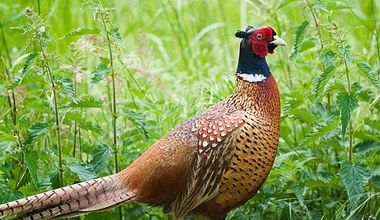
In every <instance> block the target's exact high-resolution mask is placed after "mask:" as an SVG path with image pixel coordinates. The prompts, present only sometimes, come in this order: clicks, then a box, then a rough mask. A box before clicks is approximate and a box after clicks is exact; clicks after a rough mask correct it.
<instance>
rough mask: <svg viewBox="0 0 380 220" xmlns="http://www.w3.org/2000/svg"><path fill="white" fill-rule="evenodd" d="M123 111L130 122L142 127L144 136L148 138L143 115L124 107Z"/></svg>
mask: <svg viewBox="0 0 380 220" xmlns="http://www.w3.org/2000/svg"><path fill="white" fill-rule="evenodd" d="M124 113H125V115H126V116H127V118H128V119H129V120H130V121H131V122H133V123H134V124H135V125H137V126H139V127H140V128H141V129H142V131H143V134H144V137H145V138H146V139H148V138H149V136H148V132H147V130H146V129H145V125H146V119H145V116H144V115H143V114H141V113H137V112H134V111H131V110H128V109H125V110H124Z"/></svg>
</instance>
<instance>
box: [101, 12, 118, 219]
mask: <svg viewBox="0 0 380 220" xmlns="http://www.w3.org/2000/svg"><path fill="white" fill-rule="evenodd" d="M101 16H102V19H101V21H102V25H103V28H104V32H105V34H106V38H107V45H108V52H109V57H110V66H111V87H112V104H111V114H112V134H113V149H114V158H115V171H116V172H119V171H120V168H119V155H118V154H119V153H118V151H119V149H118V146H117V130H116V120H117V118H118V116H117V109H116V83H115V69H114V60H113V52H112V42H111V39H110V36H109V34H108V29H107V25H106V22H105V18H104V15H103V14H101ZM118 210H119V219H120V220H121V219H123V212H122V211H123V210H122V208H121V207H118Z"/></svg>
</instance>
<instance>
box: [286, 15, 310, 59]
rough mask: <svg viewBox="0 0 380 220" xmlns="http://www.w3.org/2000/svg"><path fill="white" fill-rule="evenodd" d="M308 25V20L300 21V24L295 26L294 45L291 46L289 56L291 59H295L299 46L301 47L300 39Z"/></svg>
mask: <svg viewBox="0 0 380 220" xmlns="http://www.w3.org/2000/svg"><path fill="white" fill-rule="evenodd" d="M308 27H309V22H308V21H304V22H302V24H300V25H299V26H298V27H297V30H296V37H295V42H294V47H293V51H292V54H291V56H290V58H291V59H295V58H297V57H298V54H299V52H300V48H301V45H302V41H303V39H304V38H305V35H306V33H307V29H308Z"/></svg>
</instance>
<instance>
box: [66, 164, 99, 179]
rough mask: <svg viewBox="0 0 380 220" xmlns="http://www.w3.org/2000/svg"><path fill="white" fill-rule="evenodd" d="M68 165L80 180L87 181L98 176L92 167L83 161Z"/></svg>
mask: <svg viewBox="0 0 380 220" xmlns="http://www.w3.org/2000/svg"><path fill="white" fill-rule="evenodd" d="M67 167H68V168H69V169H70V170H71V171H72V172H74V173H76V174H77V175H78V177H79V179H80V181H87V180H90V179H95V178H96V177H97V175H96V174H95V172H94V170H93V169H92V168H90V167H88V166H85V165H84V164H82V163H75V164H72V165H67Z"/></svg>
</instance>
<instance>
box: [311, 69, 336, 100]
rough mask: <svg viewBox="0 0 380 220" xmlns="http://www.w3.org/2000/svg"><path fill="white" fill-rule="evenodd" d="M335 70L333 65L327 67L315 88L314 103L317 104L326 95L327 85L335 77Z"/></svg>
mask: <svg viewBox="0 0 380 220" xmlns="http://www.w3.org/2000/svg"><path fill="white" fill-rule="evenodd" d="M334 70H335V67H334V66H332V65H331V66H329V67H327V68H326V69H325V70H324V71H323V73H322V74H321V75H320V76H319V78H318V79H317V82H316V84H315V86H314V102H316V101H317V100H318V99H319V98H320V97H321V96H322V95H324V93H325V88H326V85H327V83H328V82H329V81H330V79H331V78H332V76H333V75H334V72H335V71H334Z"/></svg>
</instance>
